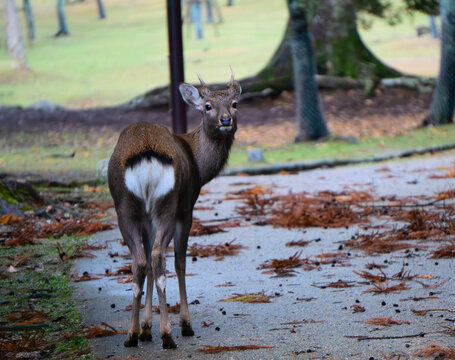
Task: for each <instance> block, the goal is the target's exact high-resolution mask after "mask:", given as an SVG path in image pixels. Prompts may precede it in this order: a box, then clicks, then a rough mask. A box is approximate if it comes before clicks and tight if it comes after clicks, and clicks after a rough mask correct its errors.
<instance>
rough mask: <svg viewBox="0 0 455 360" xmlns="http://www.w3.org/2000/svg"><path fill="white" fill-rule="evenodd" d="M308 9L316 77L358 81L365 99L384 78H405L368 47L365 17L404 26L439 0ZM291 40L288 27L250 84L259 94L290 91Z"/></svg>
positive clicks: (312, 3) (315, 0) (323, 2)
mask: <svg viewBox="0 0 455 360" xmlns="http://www.w3.org/2000/svg"><path fill="white" fill-rule="evenodd" d="M306 4H307V11H306V13H307V16H308V25H309V29H310V32H311V34H312V43H313V47H314V50H315V57H316V68H317V73H318V74H325V75H334V76H348V77H352V78H354V79H358V80H360V81H361V82H362V83H363V84H364V86H365V91H366V94H367V95H370V94H371V91H372V90H373V88H374V85H375V84H376V83H377V82H378V81H379V80H380V79H382V78H386V77H398V76H401V74H400V72H399V71H397V70H395V69H392V68H391V67H389V66H387V65H386V64H384V63H383V62H382V61H381V60H380V59H379V58H377V57H376V56H375V55H374V54H373V53H372V52H371V51H370V50H369V49H368V48H367V47H366V46H365V44H364V42H363V41H362V39H361V38H360V36H359V32H358V28H357V20H359V23H360V24H361V25H362V26H365V27H368V26H369V25H370V24H369V22H368V21H367V20H365V17H364V14H370V15H374V16H376V17H379V18H383V19H386V20H387V21H388V22H389V24H391V25H393V24H396V23H399V22H400V21H401V17H402V16H403V14H404V13H405V12H406V13H409V12H411V11H420V12H424V13H427V14H430V15H434V14H435V13H437V12H438V8H439V6H438V1H437V0H405V1H404V5H403V6H398V7H397V6H394V2H392V1H391V0H334V1H330V0H308V1H306ZM290 36H291V32H290V25H289V23H288V26H287V28H286V31H285V33H284V36H283V39H282V41H281V43H280V45H279V46H278V48H277V50H276V52H275V53H274V55H273V56H272V57H271V59H270V61H269V62H268V63H267V65H266V66H265V67H264V68H263V69H262V70H261V71H260V72H259V73H258V74H257V75H255V76H254V77H252V78H251V79H249V81H248V84H249V85H250V86H251V87H252V88H253V89H255V90H256V91H258V90H261V89H263V88H267V87H273V88H279V89H282V90H284V89H291V88H292V86H293V82H292V79H293V75H292V57H291V51H290ZM271 85H272V86H271ZM340 85H341V83H340Z"/></svg>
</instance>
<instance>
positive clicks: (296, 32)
mask: <svg viewBox="0 0 455 360" xmlns="http://www.w3.org/2000/svg"><path fill="white" fill-rule="evenodd" d="M308 3H309V1H308V0H288V1H287V4H288V8H289V15H290V16H289V17H290V21H289V24H290V29H291V32H290V37H289V39H290V43H291V50H292V51H291V52H292V63H293V73H294V90H295V97H296V120H297V129H298V133H297V137H296V139H295V141H296V142H301V141H306V140H316V139H320V138H322V137H325V136H327V135H329V130H328V129H327V125H326V121H325V118H324V114H323V111H322V104H321V100H320V98H319V90H318V84H317V83H316V77H315V75H316V65H315V61H314V52H313V46H312V44H311V34H310V32H309V27H308V18H307V8H308Z"/></svg>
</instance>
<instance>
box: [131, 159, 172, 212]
mask: <svg viewBox="0 0 455 360" xmlns="http://www.w3.org/2000/svg"><path fill="white" fill-rule="evenodd" d="M174 184H175V175H174V167H173V166H172V165H168V164H163V163H162V162H161V161H159V160H157V159H155V158H153V157H152V158H151V159H150V160H148V159H142V160H141V161H140V162H138V163H137V164H136V165H134V166H133V167H132V168H128V169H127V170H126V173H125V185H126V187H127V188H128V190H129V191H131V192H132V193H133V194H134V195H136V196H137V197H138V198H139V199H141V200H142V201H144V203H145V210H146V212H147V213H149V212H150V208H151V205H152V203H153V200H154V199H156V198H159V197H161V196H164V195H166V194H167V193H168V192H169V191H171V190H172V189H173V188H174Z"/></svg>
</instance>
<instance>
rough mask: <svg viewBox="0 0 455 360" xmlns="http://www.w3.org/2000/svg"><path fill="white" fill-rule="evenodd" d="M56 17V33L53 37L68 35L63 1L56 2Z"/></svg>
mask: <svg viewBox="0 0 455 360" xmlns="http://www.w3.org/2000/svg"><path fill="white" fill-rule="evenodd" d="M57 17H58V31H57V32H56V33H55V35H54V36H55V37H59V36H66V35H69V33H70V32H69V30H68V25H67V24H66V16H65V0H57Z"/></svg>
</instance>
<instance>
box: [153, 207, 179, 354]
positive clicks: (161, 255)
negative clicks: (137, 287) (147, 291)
mask: <svg viewBox="0 0 455 360" xmlns="http://www.w3.org/2000/svg"><path fill="white" fill-rule="evenodd" d="M154 225H155V226H156V236H155V242H154V243H153V247H152V270H153V276H154V278H155V280H156V292H157V294H158V300H159V306H160V333H161V341H162V346H163V349H174V348H176V347H177V345H175V342H174V340H173V339H172V334H171V323H170V321H169V315H168V312H167V304H166V249H167V247H168V245H169V242H170V241H171V239H172V238H173V236H174V230H175V220H174V217H172V216H169V213H168V216H161V217H156V218H155V221H154Z"/></svg>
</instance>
